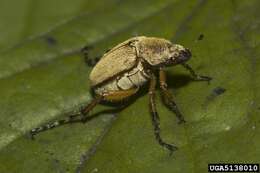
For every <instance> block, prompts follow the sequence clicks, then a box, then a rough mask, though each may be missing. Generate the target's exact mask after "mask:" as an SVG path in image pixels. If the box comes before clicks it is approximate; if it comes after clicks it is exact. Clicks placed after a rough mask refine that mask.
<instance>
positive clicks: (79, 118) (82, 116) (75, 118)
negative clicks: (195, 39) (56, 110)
mask: <svg viewBox="0 0 260 173" xmlns="http://www.w3.org/2000/svg"><path fill="white" fill-rule="evenodd" d="M102 99H103V96H97V97H96V98H95V99H93V100H92V101H91V102H90V103H89V104H88V105H87V106H86V107H85V108H84V109H82V110H81V111H80V112H79V113H76V114H72V115H70V116H68V117H66V118H64V119H61V120H57V121H53V122H50V123H47V124H45V125H42V126H40V127H37V128H34V129H32V130H31V131H30V135H31V137H32V138H33V137H34V135H36V134H38V133H40V132H43V131H46V130H49V129H52V128H55V127H58V126H62V125H64V124H69V123H74V122H85V121H86V120H87V118H89V117H88V116H87V115H88V113H89V111H91V110H92V109H93V108H94V107H95V106H96V105H97V104H98V103H99V102H100V101H101V100H102Z"/></svg>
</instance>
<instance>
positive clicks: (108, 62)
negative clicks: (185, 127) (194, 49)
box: [30, 36, 211, 152]
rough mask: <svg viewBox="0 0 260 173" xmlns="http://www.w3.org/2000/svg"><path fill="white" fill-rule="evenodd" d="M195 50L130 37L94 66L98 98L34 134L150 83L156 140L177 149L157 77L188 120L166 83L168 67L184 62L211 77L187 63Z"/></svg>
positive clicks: (168, 98) (167, 99) (165, 95)
mask: <svg viewBox="0 0 260 173" xmlns="http://www.w3.org/2000/svg"><path fill="white" fill-rule="evenodd" d="M191 56H192V55H191V51H190V50H189V49H188V48H184V47H183V46H181V45H179V44H173V43H171V42H170V41H169V40H166V39H163V38H156V37H146V36H138V37H133V38H130V39H128V40H126V41H124V42H122V43H120V44H118V45H117V46H115V47H114V48H112V49H111V50H109V51H108V52H106V53H105V54H104V55H103V56H102V58H101V59H100V60H99V61H98V62H97V64H96V65H95V66H94V68H93V70H92V71H91V73H90V76H89V79H90V84H91V88H92V89H93V90H94V93H95V95H96V96H95V98H94V99H93V100H92V101H91V102H90V103H89V104H88V105H87V106H86V107H85V108H84V109H82V111H80V114H76V115H71V116H69V117H68V118H65V119H63V120H58V121H55V122H52V123H48V124H46V125H43V126H41V127H38V128H35V129H32V130H31V131H30V133H31V135H32V136H33V135H35V134H37V133H39V132H41V131H44V130H47V129H50V128H54V127H57V126H60V125H63V124H67V123H71V122H75V121H82V122H84V121H85V120H86V118H87V117H88V116H87V115H88V113H89V112H90V111H91V110H92V109H93V108H94V107H95V106H96V105H97V104H99V103H100V102H101V101H104V100H105V101H109V102H119V101H122V100H125V99H127V98H129V97H131V96H133V95H135V94H136V93H137V91H138V90H139V88H140V87H142V86H143V85H145V84H146V83H148V82H149V92H148V94H149V108H150V112H151V118H152V124H153V127H154V134H155V139H156V140H157V141H158V143H159V144H160V145H161V146H163V147H165V148H167V149H168V150H169V151H170V152H173V151H175V150H176V149H177V147H176V146H175V145H172V144H169V143H167V142H165V141H164V140H163V139H162V137H161V135H160V121H159V115H158V113H157V110H156V106H155V88H156V84H157V76H159V85H160V89H161V91H162V96H163V99H164V103H165V104H166V106H168V107H169V108H170V109H171V110H172V111H173V112H174V113H175V114H176V116H177V118H178V120H179V123H183V122H185V120H184V118H183V115H182V114H181V112H180V110H179V109H178V107H177V105H176V103H175V101H174V99H173V96H172V94H171V93H170V92H169V90H168V87H167V83H166V74H165V72H164V68H165V67H167V66H174V65H178V64H181V65H182V66H183V67H185V68H186V69H187V70H189V71H190V73H191V75H192V77H193V79H194V80H199V81H210V80H211V78H210V77H207V76H200V75H197V74H196V73H195V71H194V70H193V69H192V68H191V67H190V66H189V65H188V64H186V63H185V62H186V61H188V60H189V59H190V58H191Z"/></svg>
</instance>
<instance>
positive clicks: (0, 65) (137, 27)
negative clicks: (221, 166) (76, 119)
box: [0, 0, 260, 173]
mask: <svg viewBox="0 0 260 173" xmlns="http://www.w3.org/2000/svg"><path fill="white" fill-rule="evenodd" d="M13 3H14V4H16V5H11V3H10V1H7V0H2V1H1V2H0V9H1V10H0V19H1V21H2V23H1V24H0V30H1V32H0V37H1V40H0V98H1V100H0V110H1V112H0V127H1V128H0V163H1V164H0V172H8V173H16V172H19V173H23V172H32V171H33V172H39V173H41V172H75V171H80V172H102V173H105V172H108V173H111V172H113V173H122V172H124V173H133V172H145V173H146V172H147V173H148V172H149V173H153V172H154V173H157V172H164V173H172V172H207V164H208V163H215V162H217V163H218V162H232V163H233V162H243V163H244V162H249V163H252V162H258V163H259V161H260V159H259V158H260V148H259V146H260V129H259V125H260V118H259V116H258V115H259V112H260V108H259V107H260V105H259V101H260V94H259V91H260V87H259V86H260V80H258V76H260V70H259V69H260V67H259V66H260V61H259V58H258V57H260V49H259V45H260V44H259V41H260V39H259V35H260V33H259V31H260V23H259V22H258V21H259V18H260V13H259V12H258V9H257V7H258V6H260V2H259V1H257V0H251V1H246V0H233V1H225V0H219V1H210V0H208V1H207V0H198V1H188V0H184V1H181V0H163V1H156V0H150V1H148V0H147V1H146V0H145V1H133V0H125V1H116V0H107V1H104V0H101V1H97V2H94V1H83V0H77V1H75V2H74V1H73V3H72V2H71V1H64V0H63V1H60V2H59V1H55V4H53V3H54V2H53V1H50V0H47V1H44V2H40V1H39V2H38V1H29V0H21V1H18V0H17V1H14V0H13ZM10 11H12V13H10ZM201 34H202V35H203V36H204V37H203V39H202V40H199V39H198V37H199V35H201ZM135 35H146V36H157V37H163V38H166V39H170V40H172V41H173V42H175V43H179V44H182V45H184V46H185V47H187V48H190V49H191V50H192V53H193V58H192V59H191V60H190V61H189V64H190V65H191V66H192V67H193V68H194V69H195V71H196V72H197V73H199V74H203V75H208V76H211V77H212V78H213V80H212V81H211V82H210V84H207V83H206V82H193V81H192V80H191V78H190V77H189V74H188V72H187V71H185V70H184V69H183V68H182V67H181V66H175V67H171V68H167V70H166V71H167V75H168V76H167V79H168V86H169V88H170V91H171V92H173V93H174V95H175V96H176V98H175V99H176V102H177V104H178V106H179V108H180V110H181V111H182V113H183V115H184V116H185V119H186V121H187V122H186V123H185V124H178V123H177V119H176V117H175V115H174V113H173V112H171V111H170V110H168V109H167V108H166V107H165V106H164V105H163V104H162V102H161V99H160V97H159V90H158V92H157V98H156V100H157V109H158V113H159V115H160V119H161V135H162V137H163V139H164V140H165V141H167V142H169V143H172V144H175V145H176V146H178V148H179V149H178V150H177V151H176V152H174V153H173V155H171V156H170V155H169V152H168V151H167V150H166V149H164V148H162V147H161V146H160V145H159V144H158V143H157V142H156V140H155V138H154V134H153V127H152V123H151V120H150V113H149V109H148V96H147V95H146V92H147V91H146V88H144V90H142V92H141V93H140V94H138V95H137V97H136V98H135V100H134V101H133V102H131V104H130V105H129V106H128V107H126V108H125V109H123V110H122V111H121V112H120V113H109V112H110V111H109V112H108V111H107V110H110V109H112V108H113V107H110V106H108V105H104V104H103V105H98V106H97V107H96V108H95V109H94V110H93V111H92V112H91V113H93V114H95V113H97V114H100V116H98V117H97V118H95V119H93V120H91V121H89V122H87V123H85V124H82V123H75V124H71V125H66V126H62V127H60V128H56V129H53V130H49V131H46V132H43V133H40V134H39V135H37V136H36V139H35V140H31V139H29V138H28V136H27V133H28V131H29V130H30V129H32V128H34V127H37V126H39V125H42V124H44V123H46V122H49V121H52V120H55V119H60V118H62V117H64V116H65V114H67V113H68V112H72V111H76V110H78V109H79V108H80V107H81V106H83V105H86V104H87V103H89V102H90V100H91V99H92V96H91V94H90V86H89V81H88V75H89V73H90V71H91V67H88V66H87V65H86V64H85V62H84V58H83V56H82V55H81V54H80V50H81V48H82V47H84V46H86V45H87V46H90V47H92V49H91V50H90V52H89V56H90V57H91V58H95V57H96V56H99V55H101V54H102V53H103V52H105V51H106V50H107V49H109V48H112V47H113V46H115V45H116V44H118V43H119V42H122V41H124V40H126V39H128V38H129V37H133V36H135ZM201 38H202V36H201ZM115 115H116V116H115Z"/></svg>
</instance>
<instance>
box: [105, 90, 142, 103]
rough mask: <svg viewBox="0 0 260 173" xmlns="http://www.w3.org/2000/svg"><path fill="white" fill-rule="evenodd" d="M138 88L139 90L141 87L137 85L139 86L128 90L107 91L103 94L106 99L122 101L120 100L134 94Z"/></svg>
mask: <svg viewBox="0 0 260 173" xmlns="http://www.w3.org/2000/svg"><path fill="white" fill-rule="evenodd" d="M138 90H139V88H138V87H137V88H131V89H128V90H119V91H111V92H108V93H105V94H104V95H103V96H104V100H108V101H120V100H123V99H125V98H127V97H130V96H132V95H134V94H135V93H136V92H137V91H138Z"/></svg>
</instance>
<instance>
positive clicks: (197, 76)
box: [181, 63, 212, 83]
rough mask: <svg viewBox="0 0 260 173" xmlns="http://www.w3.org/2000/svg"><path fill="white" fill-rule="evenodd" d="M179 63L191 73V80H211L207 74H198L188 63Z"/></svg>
mask: <svg viewBox="0 0 260 173" xmlns="http://www.w3.org/2000/svg"><path fill="white" fill-rule="evenodd" d="M181 65H182V66H183V67H184V68H186V69H187V70H188V71H189V72H190V74H191V76H192V78H193V80H195V81H207V82H208V83H209V82H210V81H211V80H212V78H211V77H209V76H203V75H198V74H197V73H196V72H195V71H194V70H193V69H192V67H191V66H190V65H188V64H186V63H182V64H181Z"/></svg>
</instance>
